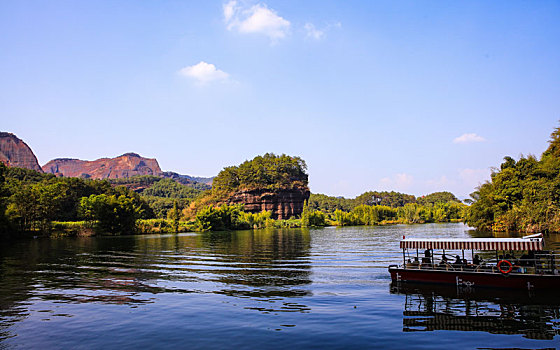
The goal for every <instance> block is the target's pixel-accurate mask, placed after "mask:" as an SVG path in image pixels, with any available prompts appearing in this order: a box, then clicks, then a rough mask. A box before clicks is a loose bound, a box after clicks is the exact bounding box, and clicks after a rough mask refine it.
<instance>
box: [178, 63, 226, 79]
mask: <svg viewBox="0 0 560 350" xmlns="http://www.w3.org/2000/svg"><path fill="white" fill-rule="evenodd" d="M179 74H181V75H183V76H185V77H189V78H192V79H195V80H196V81H198V82H200V83H209V82H211V81H219V80H226V79H227V78H228V77H229V74H227V73H226V72H224V71H221V70H219V69H217V68H216V66H215V65H213V64H211V63H206V62H204V61H200V62H199V63H197V64H195V65H192V66H188V67H185V68H182V69H181V70H180V71H179Z"/></svg>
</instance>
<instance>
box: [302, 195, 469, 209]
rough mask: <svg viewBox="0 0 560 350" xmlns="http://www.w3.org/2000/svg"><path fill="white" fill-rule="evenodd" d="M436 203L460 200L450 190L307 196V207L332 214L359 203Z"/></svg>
mask: <svg viewBox="0 0 560 350" xmlns="http://www.w3.org/2000/svg"><path fill="white" fill-rule="evenodd" d="M436 203H461V201H460V200H459V199H457V197H455V195H454V194H453V193H451V192H434V193H431V194H428V195H425V196H422V197H418V198H416V197H415V196H413V195H411V194H406V193H399V192H394V191H391V192H387V191H383V192H377V191H368V192H365V193H362V194H361V195H359V196H358V197H356V198H351V199H348V198H344V197H333V196H327V195H324V194H313V193H312V194H311V196H310V197H309V207H310V208H311V209H314V210H320V211H323V212H325V213H328V214H333V213H334V212H335V211H336V210H341V211H346V212H350V211H352V210H353V209H354V208H356V207H358V206H360V205H367V206H377V205H380V206H385V207H391V208H399V207H404V206H405V205H406V204H419V205H422V206H429V205H434V204H436Z"/></svg>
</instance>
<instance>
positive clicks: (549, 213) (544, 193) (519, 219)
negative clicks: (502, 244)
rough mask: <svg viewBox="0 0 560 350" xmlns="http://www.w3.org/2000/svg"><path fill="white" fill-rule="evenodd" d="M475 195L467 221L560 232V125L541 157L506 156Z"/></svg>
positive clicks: (499, 227)
mask: <svg viewBox="0 0 560 350" xmlns="http://www.w3.org/2000/svg"><path fill="white" fill-rule="evenodd" d="M471 198H472V200H471V203H472V205H471V206H470V207H469V210H468V212H467V216H466V222H467V223H468V224H469V225H470V226H473V227H476V228H478V229H480V230H493V231H521V232H529V233H532V232H560V128H556V129H555V130H554V132H553V133H552V134H551V139H550V144H549V147H548V149H547V150H546V151H545V152H544V153H543V154H542V155H541V158H540V159H537V158H536V157H535V156H527V157H523V156H521V157H520V159H519V160H517V161H516V160H515V159H513V158H511V157H505V158H504V162H503V163H502V164H501V165H500V168H499V169H494V171H493V172H492V175H491V180H490V181H488V182H486V183H484V184H482V185H481V186H480V187H478V188H477V190H476V191H475V192H473V193H472V194H471Z"/></svg>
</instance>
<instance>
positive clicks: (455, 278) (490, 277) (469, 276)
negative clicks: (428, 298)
mask: <svg viewBox="0 0 560 350" xmlns="http://www.w3.org/2000/svg"><path fill="white" fill-rule="evenodd" d="M389 273H390V274H391V279H392V280H393V281H394V282H415V283H434V284H453V285H460V286H468V287H494V288H510V289H552V288H560V275H535V274H507V275H506V274H500V273H492V272H471V271H445V270H427V269H424V270H423V269H403V268H399V267H389Z"/></svg>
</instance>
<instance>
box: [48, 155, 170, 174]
mask: <svg viewBox="0 0 560 350" xmlns="http://www.w3.org/2000/svg"><path fill="white" fill-rule="evenodd" d="M43 171H44V172H46V173H52V174H55V175H57V176H64V177H83V178H92V179H121V178H128V177H131V176H135V175H155V176H160V175H161V174H162V171H161V169H160V167H159V164H158V162H157V160H156V159H153V158H144V157H141V156H139V155H138V154H136V153H125V154H123V155H122V156H119V157H116V158H101V159H97V160H92V161H87V160H80V159H70V158H59V159H53V160H51V161H50V162H48V163H47V164H45V165H43Z"/></svg>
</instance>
